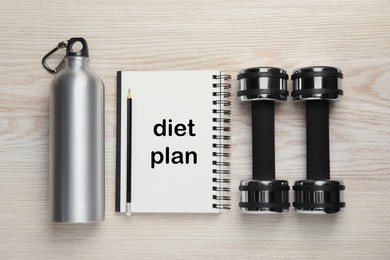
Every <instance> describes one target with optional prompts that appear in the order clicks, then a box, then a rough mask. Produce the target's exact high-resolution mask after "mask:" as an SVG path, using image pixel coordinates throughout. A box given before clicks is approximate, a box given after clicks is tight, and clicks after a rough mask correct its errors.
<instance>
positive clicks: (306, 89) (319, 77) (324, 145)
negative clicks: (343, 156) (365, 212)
mask: <svg viewBox="0 0 390 260" xmlns="http://www.w3.org/2000/svg"><path fill="white" fill-rule="evenodd" d="M291 78H292V80H293V91H292V93H291V95H292V97H293V99H294V100H295V101H297V100H304V101H306V160H307V161H306V171H307V172H306V174H307V180H300V181H296V182H295V184H294V187H293V189H294V191H295V201H294V203H293V206H294V207H295V209H296V210H297V211H298V212H305V213H326V214H331V213H337V212H339V211H340V209H341V208H343V207H345V203H344V201H343V200H344V198H343V193H344V189H345V186H344V185H343V182H342V181H336V180H330V165H329V161H330V160H329V101H332V100H337V99H338V98H339V96H341V95H343V91H342V90H341V79H342V78H343V74H342V72H341V70H340V69H338V68H335V67H327V66H315V67H305V68H301V69H297V70H295V71H293V74H292V75H291Z"/></svg>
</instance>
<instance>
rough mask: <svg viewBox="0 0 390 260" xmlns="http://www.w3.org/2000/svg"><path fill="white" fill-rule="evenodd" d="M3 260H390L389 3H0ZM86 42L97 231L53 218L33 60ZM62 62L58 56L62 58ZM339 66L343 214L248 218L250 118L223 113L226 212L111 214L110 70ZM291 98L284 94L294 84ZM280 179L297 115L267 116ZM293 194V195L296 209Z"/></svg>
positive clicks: (44, 96)
mask: <svg viewBox="0 0 390 260" xmlns="http://www.w3.org/2000/svg"><path fill="white" fill-rule="evenodd" d="M0 6H1V7H0V10H1V11H0V151H1V152H0V258H4V259H29V258H36V259H84V258H85V259H114V258H123V259H143V258H145V259H151V258H159V259H176V258H179V259H252V258H253V259H257V258H262V259H264V258H271V257H272V258H282V257H284V258H291V259H294V258H298V257H299V258H307V259H312V258H324V259H329V258H336V259H337V258H339V259H341V258H348V259H356V258H367V259H368V258H374V259H389V258H390V174H389V173H390V128H389V127H390V122H389V116H390V86H389V82H390V48H389V44H390V2H389V1H367V0H365V1H327V0H323V1H286V0H280V1H270V0H269V1H249V0H248V1H244V0H239V1H161V0H160V1H128V2H127V3H125V1H119V0H115V1H85V2H81V1H73V0H71V1H47V0H46V1H35V2H34V1H27V0H22V1H8V0H3V1H1V4H0ZM74 36H82V37H85V38H86V39H87V41H88V43H89V48H90V58H91V68H92V69H93V70H94V71H95V72H96V73H97V74H98V75H100V76H101V77H102V79H103V80H104V82H105V86H106V96H105V101H106V114H105V116H106V219H105V221H104V222H101V223H98V224H91V225H54V224H52V223H51V219H50V217H49V192H48V186H49V185H48V100H49V84H50V81H51V79H52V75H50V74H49V73H47V72H46V71H45V70H44V69H43V67H42V65H41V58H42V57H43V55H45V54H46V53H47V52H48V51H49V50H51V49H52V48H53V47H54V46H55V45H56V44H57V43H58V42H60V41H62V40H67V39H69V38H70V37H74ZM59 57H60V56H57V58H59ZM310 65H331V66H338V67H340V68H341V69H342V71H343V73H344V80H343V88H344V92H345V95H344V97H343V98H342V99H341V101H340V102H337V103H335V104H334V105H333V106H332V109H331V116H330V120H331V126H330V132H331V137H330V139H331V174H332V175H331V176H332V178H333V179H341V180H344V182H345V184H346V191H345V201H346V203H347V207H346V208H345V210H344V211H343V212H342V213H341V214H338V215H332V216H323V215H318V216H313V215H299V214H297V213H296V212H294V210H290V212H289V213H288V214H285V215H276V216H275V215H244V214H241V213H240V211H239V208H238V201H239V192H238V184H239V181H240V180H242V179H248V178H250V176H251V139H250V133H251V128H250V107H249V105H248V104H240V103H238V102H237V100H236V98H235V92H236V91H237V82H236V81H233V82H232V84H233V88H232V91H233V94H234V95H233V97H234V98H233V104H232V122H233V123H232V132H231V134H232V158H231V159H232V160H231V161H232V176H231V177H232V183H231V187H232V192H231V195H232V204H233V207H232V209H231V210H230V211H228V212H225V213H223V214H221V215H191V214H190V215H175V214H168V215H161V214H157V215H147V214H141V215H136V216H133V217H131V218H128V217H126V216H123V215H118V214H116V213H114V194H115V189H114V188H115V153H116V151H115V148H116V147H115V142H116V141H115V137H116V86H115V83H116V71H117V70H184V69H185V70H202V69H221V70H223V71H225V72H227V73H230V74H232V75H233V77H235V76H236V75H237V72H238V70H240V69H243V68H247V67H252V66H276V67H281V68H284V69H286V70H287V71H288V72H289V73H290V74H291V71H292V70H293V69H294V68H299V67H302V66H310ZM289 88H290V90H291V85H289ZM276 171H277V177H278V178H280V179H287V180H288V181H289V182H290V183H293V182H294V181H295V180H298V179H303V178H304V177H305V124H304V104H303V103H298V104H296V103H293V102H292V100H291V99H289V100H288V101H287V102H286V103H283V104H280V105H277V107H276ZM291 195H292V193H291V194H290V197H291Z"/></svg>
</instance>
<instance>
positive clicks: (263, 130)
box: [252, 100, 275, 180]
mask: <svg viewBox="0 0 390 260" xmlns="http://www.w3.org/2000/svg"><path fill="white" fill-rule="evenodd" d="M252 165H253V169H252V174H253V179H254V180H274V179H275V114H274V101H271V100H262V101H253V102H252Z"/></svg>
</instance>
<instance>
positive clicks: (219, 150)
mask: <svg viewBox="0 0 390 260" xmlns="http://www.w3.org/2000/svg"><path fill="white" fill-rule="evenodd" d="M230 79H231V76H230V75H228V74H222V73H220V74H218V75H213V80H215V82H214V83H213V89H214V91H213V97H214V100H213V107H214V108H213V114H214V117H213V124H214V125H213V131H214V132H215V134H214V135H213V139H214V141H215V142H214V143H213V156H214V159H215V160H213V167H214V169H213V174H214V175H215V177H214V178H213V182H214V184H215V185H213V191H214V193H215V194H213V200H215V201H216V202H215V203H213V208H217V209H220V210H223V209H230V203H229V201H230V199H231V198H230V196H227V195H225V194H224V193H227V192H230V188H229V187H225V186H224V185H227V184H228V183H230V178H229V174H230V169H229V168H230V162H229V158H230V152H227V151H226V149H229V148H230V143H229V140H230V135H228V132H230V127H229V126H226V124H229V123H230V118H229V116H230V114H231V110H230V109H229V107H230V105H231V101H230V100H228V98H229V97H230V96H231V93H230V88H231V84H230V83H228V82H226V81H228V80H230Z"/></svg>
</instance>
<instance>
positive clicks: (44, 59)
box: [42, 41, 68, 74]
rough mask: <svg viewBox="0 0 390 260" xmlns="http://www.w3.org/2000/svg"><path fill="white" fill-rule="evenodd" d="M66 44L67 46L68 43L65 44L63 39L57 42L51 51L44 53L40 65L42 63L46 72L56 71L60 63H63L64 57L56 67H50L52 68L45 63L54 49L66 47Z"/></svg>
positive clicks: (59, 67) (60, 65)
mask: <svg viewBox="0 0 390 260" xmlns="http://www.w3.org/2000/svg"><path fill="white" fill-rule="evenodd" d="M67 46H68V44H67V43H66V42H65V41H62V42H60V43H58V45H57V47H55V48H54V49H52V50H51V51H49V53H48V54H46V55H45V56H44V57H43V58H42V65H43V67H45V69H46V70H47V71H48V72H50V73H52V74H54V73H57V72H58V71H59V70H60V69H61V67H62V65H63V64H64V62H65V57H64V58H63V59H62V61H61V62H60V64H58V66H57V68H55V69H52V68H50V67H49V65H48V64H47V63H46V59H47V58H49V57H50V56H51V55H53V53H55V52H56V51H59V50H61V49H63V48H66V47H67Z"/></svg>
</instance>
